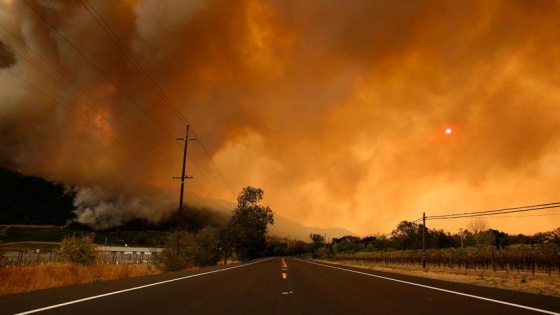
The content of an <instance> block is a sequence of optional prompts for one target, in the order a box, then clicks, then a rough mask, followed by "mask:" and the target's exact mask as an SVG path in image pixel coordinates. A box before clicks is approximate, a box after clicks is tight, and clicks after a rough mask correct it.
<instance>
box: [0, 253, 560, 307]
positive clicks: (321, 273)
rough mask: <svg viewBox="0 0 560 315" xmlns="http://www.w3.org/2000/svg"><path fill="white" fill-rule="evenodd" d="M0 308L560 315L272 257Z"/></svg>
mask: <svg viewBox="0 0 560 315" xmlns="http://www.w3.org/2000/svg"><path fill="white" fill-rule="evenodd" d="M0 314H81V315H88V314H92V315H93V314H95V315H99V314H103V315H108V314H158V315H161V314H306V315H310V314H481V315H482V314H560V298H555V297H549V296H541V295H535V294H527V293H520V292H514V291H509V290H499V289H493V288H485V287H477V286H471V285H465V284H457V283H451V282H445V281H439V280H433V279H423V278H418V277H411V276H404V275H395V274H387V273H380V272H375V271H366V270H362V269H356V268H349V267H341V266H332V265H325V264H317V263H315V262H312V261H305V260H297V259H292V258H285V259H282V258H269V259H263V260H259V261H254V262H251V263H247V264H242V265H236V266H234V267H232V266H221V267H212V268H206V269H200V270H190V271H183V272H176V273H166V274H161V275H155V276H148V277H140V278H134V279H125V280H115V281H105V282H96V283H90V284H86V285H79V286H71V287H62V288H54V289H48V290H41V291H35V292H29V293H24V294H17V295H11V296H4V297H0Z"/></svg>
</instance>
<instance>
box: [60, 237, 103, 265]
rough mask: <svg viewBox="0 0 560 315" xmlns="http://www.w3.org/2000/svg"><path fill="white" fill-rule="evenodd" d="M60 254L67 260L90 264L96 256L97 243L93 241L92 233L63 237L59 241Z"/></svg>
mask: <svg viewBox="0 0 560 315" xmlns="http://www.w3.org/2000/svg"><path fill="white" fill-rule="evenodd" d="M60 255H61V256H62V257H63V258H64V260H66V261H67V262H71V263H75V264H80V265H84V266H87V265H91V264H92V263H93V262H94V261H95V258H96V257H97V245H95V244H94V243H93V235H83V236H81V237H77V236H75V235H72V236H70V237H65V238H64V239H63V240H62V242H61V243H60Z"/></svg>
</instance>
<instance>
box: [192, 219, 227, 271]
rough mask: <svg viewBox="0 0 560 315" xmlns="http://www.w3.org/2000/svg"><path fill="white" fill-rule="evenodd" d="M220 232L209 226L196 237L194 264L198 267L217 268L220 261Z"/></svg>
mask: <svg viewBox="0 0 560 315" xmlns="http://www.w3.org/2000/svg"><path fill="white" fill-rule="evenodd" d="M220 255H221V254H220V248H219V230H218V229H217V228H213V227H210V226H207V227H205V228H203V229H202V230H200V231H198V233H196V234H195V235H194V247H193V256H194V264H195V265H196V266H198V267H206V266H215V265H216V264H217V263H218V261H219V260H220Z"/></svg>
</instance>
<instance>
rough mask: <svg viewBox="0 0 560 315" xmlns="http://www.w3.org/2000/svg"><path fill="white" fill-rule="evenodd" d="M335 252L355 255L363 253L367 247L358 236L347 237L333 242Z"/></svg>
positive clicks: (335, 239)
mask: <svg viewBox="0 0 560 315" xmlns="http://www.w3.org/2000/svg"><path fill="white" fill-rule="evenodd" d="M332 246H333V251H334V252H335V253H349V254H353V253H356V252H359V251H362V250H363V249H364V248H365V246H364V245H363V243H362V240H361V239H360V238H359V237H357V236H352V235H346V236H343V237H341V238H334V239H333V241H332Z"/></svg>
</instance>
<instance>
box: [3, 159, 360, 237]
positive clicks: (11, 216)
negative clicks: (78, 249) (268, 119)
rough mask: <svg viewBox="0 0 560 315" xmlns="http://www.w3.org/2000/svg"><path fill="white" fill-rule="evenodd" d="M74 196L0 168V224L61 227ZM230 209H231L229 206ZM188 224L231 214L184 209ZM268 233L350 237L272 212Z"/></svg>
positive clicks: (143, 225) (137, 226)
mask: <svg viewBox="0 0 560 315" xmlns="http://www.w3.org/2000/svg"><path fill="white" fill-rule="evenodd" d="M73 200H74V194H73V193H72V192H68V191H67V189H66V187H65V185H63V184H61V183H55V182H50V181H47V180H45V179H43V178H41V177H36V176H29V175H24V174H20V173H18V172H15V171H11V170H8V169H4V168H0V224H25V225H29V224H33V225H55V226H63V225H65V224H67V222H68V221H71V220H72V219H74V218H75V215H74V213H73V212H72V211H74V210H75V207H74V206H73V204H72V202H73ZM231 207H232V209H233V207H235V205H234V204H232V205H231ZM186 210H187V211H185V212H186V213H187V218H186V221H187V222H188V225H189V226H191V227H193V228H195V229H198V228H202V227H204V226H206V225H218V224H219V223H220V222H224V221H226V220H227V218H228V217H229V215H231V210H229V209H227V210H226V209H219V210H210V209H203V208H194V207H187V209H186ZM173 220H174V219H173V218H169V219H168V220H166V221H164V222H158V223H152V222H148V221H147V220H145V219H136V220H131V221H130V222H127V223H125V224H124V225H123V226H121V227H119V229H122V230H144V229H151V230H166V229H169V228H170V226H172V225H173V224H172V222H173ZM269 229H270V230H269V233H270V234H271V235H275V236H278V237H289V238H290V239H299V240H303V241H309V234H310V233H317V234H321V235H325V234H326V236H327V238H329V239H332V238H333V237H341V236H344V235H354V233H352V232H350V231H348V230H346V229H343V228H326V229H325V228H316V227H308V226H304V225H302V224H300V223H298V222H296V221H293V220H290V219H288V218H285V217H282V216H281V215H279V214H277V213H275V215H274V225H273V226H271V227H270V228H269Z"/></svg>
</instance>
